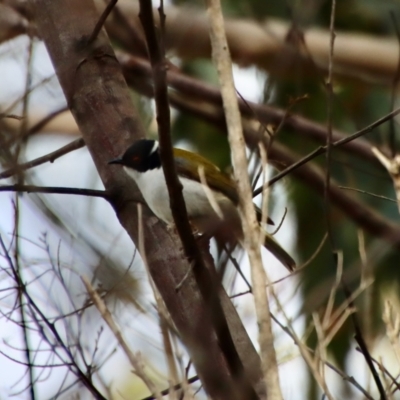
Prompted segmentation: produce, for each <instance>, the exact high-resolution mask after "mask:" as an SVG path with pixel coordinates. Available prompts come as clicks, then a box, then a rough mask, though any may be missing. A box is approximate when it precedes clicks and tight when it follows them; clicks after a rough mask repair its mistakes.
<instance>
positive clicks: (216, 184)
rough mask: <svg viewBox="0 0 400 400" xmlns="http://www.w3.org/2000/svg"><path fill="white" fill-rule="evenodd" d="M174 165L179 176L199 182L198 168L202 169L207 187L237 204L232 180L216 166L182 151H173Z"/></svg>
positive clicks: (197, 155) (236, 195)
mask: <svg viewBox="0 0 400 400" xmlns="http://www.w3.org/2000/svg"><path fill="white" fill-rule="evenodd" d="M174 156H175V164H176V169H177V172H178V174H179V175H180V176H184V177H186V178H188V179H193V180H195V181H197V182H200V176H199V166H201V167H203V168H204V174H205V176H206V181H207V184H208V186H209V187H210V188H211V189H213V190H215V191H217V192H220V193H222V194H224V195H225V196H226V197H228V198H229V199H231V200H232V202H233V203H234V204H238V202H239V199H238V194H237V191H236V187H235V184H234V182H233V181H232V179H231V178H230V177H229V176H228V175H227V174H225V173H224V172H222V171H221V170H220V169H219V168H218V167H217V166H216V165H214V164H213V163H212V162H210V161H208V160H207V159H206V158H204V157H202V156H200V155H199V154H196V153H192V152H190V151H186V150H182V149H174Z"/></svg>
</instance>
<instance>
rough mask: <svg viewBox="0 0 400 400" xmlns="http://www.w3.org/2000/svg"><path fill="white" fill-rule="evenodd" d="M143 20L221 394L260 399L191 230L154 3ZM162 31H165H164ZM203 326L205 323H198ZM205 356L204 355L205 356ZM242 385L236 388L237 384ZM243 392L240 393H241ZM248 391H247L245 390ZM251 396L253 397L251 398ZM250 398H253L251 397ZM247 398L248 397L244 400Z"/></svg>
mask: <svg viewBox="0 0 400 400" xmlns="http://www.w3.org/2000/svg"><path fill="white" fill-rule="evenodd" d="M139 3H140V13H139V18H140V20H141V22H142V26H143V29H144V32H145V36H146V40H147V47H148V51H149V57H150V62H151V65H152V71H153V73H152V77H153V82H154V96H155V101H156V109H157V123H158V130H159V140H160V156H161V161H162V166H163V170H164V175H165V180H166V182H167V188H168V194H169V200H170V206H171V211H172V216H173V218H174V222H175V226H176V228H177V231H178V234H179V237H180V239H181V241H182V245H183V249H184V251H185V254H186V256H187V258H188V260H189V262H191V263H193V267H192V269H191V271H193V273H194V276H195V279H196V282H197V284H198V286H199V289H200V291H201V293H202V296H203V298H204V300H205V303H206V305H207V310H206V312H207V313H209V315H210V317H211V320H212V323H213V325H214V329H215V331H216V334H217V337H218V341H219V346H220V347H221V350H222V351H223V354H224V356H225V358H226V362H227V363H228V367H229V369H230V372H231V374H232V378H233V380H230V381H229V380H227V381H226V382H225V383H224V384H222V385H221V383H222V382H219V384H218V385H219V386H221V387H222V388H223V390H222V391H221V395H222V396H223V397H226V398H232V399H233V398H257V396H256V394H255V391H254V389H253V388H252V387H251V385H250V384H249V383H248V382H247V381H246V380H245V372H244V368H243V364H242V361H241V360H240V357H239V355H238V353H237V350H236V348H235V344H234V342H233V339H232V336H231V333H230V331H229V327H228V323H227V321H226V318H225V315H224V312H223V309H222V306H221V303H220V300H219V297H218V293H219V287H220V284H219V283H218V282H216V280H215V275H214V277H213V276H212V275H211V273H210V271H209V270H208V269H207V268H206V266H205V263H204V261H203V259H202V257H201V253H200V251H199V249H198V247H197V243H196V241H195V240H194V237H193V234H192V231H191V227H190V224H189V220H188V215H187V210H186V205H185V202H184V199H183V195H182V189H183V187H182V184H181V182H180V181H179V179H178V176H177V173H176V168H175V161H174V154H173V149H172V140H171V132H170V129H171V128H170V124H171V121H170V111H169V100H168V89H167V79H166V68H167V64H166V60H165V57H164V54H163V49H162V48H163V46H162V44H161V42H162V40H163V37H162V36H161V38H160V39H159V38H157V34H156V30H155V27H154V19H153V9H152V4H151V1H149V0H140V1H139ZM160 21H161V25H163V21H165V15H163V9H162V7H160ZM161 31H163V29H162V28H161ZM198 322H199V323H201V321H198ZM201 357H203V355H202V356H201ZM237 384H240V385H239V386H237V387H236V389H234V385H237ZM238 389H239V390H238ZM243 389H245V390H243ZM250 393H251V395H250ZM249 395H250V397H249ZM243 396H244V397H243Z"/></svg>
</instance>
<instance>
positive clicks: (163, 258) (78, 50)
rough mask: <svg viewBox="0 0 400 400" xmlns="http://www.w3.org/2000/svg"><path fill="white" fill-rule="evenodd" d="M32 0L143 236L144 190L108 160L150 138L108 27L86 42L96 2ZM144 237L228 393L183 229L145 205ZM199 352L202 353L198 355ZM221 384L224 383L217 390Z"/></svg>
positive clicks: (180, 326)
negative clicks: (162, 219)
mask: <svg viewBox="0 0 400 400" xmlns="http://www.w3.org/2000/svg"><path fill="white" fill-rule="evenodd" d="M31 4H32V6H33V7H32V8H33V10H34V13H35V21H36V23H37V25H38V29H39V31H40V35H41V37H42V38H43V39H44V41H45V44H46V46H47V49H48V51H49V54H50V57H51V59H52V62H53V64H54V67H55V70H56V73H57V76H58V79H59V81H60V84H61V87H62V88H63V91H64V93H65V96H66V98H67V102H68V104H69V105H70V108H71V111H72V114H73V115H74V117H75V119H76V121H77V123H78V126H79V129H80V131H81V133H82V137H83V138H84V140H85V143H86V145H87V148H88V150H89V152H90V154H91V156H92V158H93V161H94V163H95V165H96V168H97V170H98V172H99V175H100V177H101V179H102V182H103V184H104V187H105V188H106V190H107V192H108V193H110V194H111V195H112V197H111V198H112V205H113V207H114V209H115V210H116V213H117V217H118V219H119V221H120V222H121V224H122V225H123V226H124V227H125V229H126V231H127V232H128V234H129V235H130V237H131V238H132V240H133V241H134V242H135V243H139V236H138V215H137V207H136V203H134V202H132V199H136V198H139V197H140V194H139V193H138V190H137V188H136V186H135V185H134V184H133V183H132V180H131V179H130V178H129V177H127V176H126V174H125V173H124V172H123V171H122V169H120V168H117V167H116V166H109V165H108V161H109V160H110V159H112V158H115V156H117V155H120V154H122V153H123V152H124V151H125V150H126V148H127V147H128V146H129V145H130V144H132V142H133V141H134V140H137V139H139V138H141V137H144V129H143V126H142V124H141V123H140V119H139V116H138V113H137V112H136V110H135V109H134V108H133V105H132V101H131V96H130V92H129V89H128V87H127V86H126V81H125V79H124V77H123V76H122V74H121V68H120V66H119V64H118V63H117V62H116V59H115V57H114V53H113V51H112V49H111V47H110V44H109V42H108V39H107V37H106V35H105V34H104V33H103V30H100V33H99V35H98V37H97V39H96V40H95V41H94V42H93V44H92V46H78V44H79V43H82V41H83V40H84V38H87V37H89V35H90V34H91V33H92V31H93V29H94V26H95V25H96V23H97V21H98V18H99V17H98V14H97V13H96V10H95V9H94V5H93V3H92V2H91V1H90V0H88V1H85V5H84V7H83V6H82V0H58V1H57V2H54V1H53V0H33V1H32V2H31ZM76 15H79V18H76ZM143 239H144V243H143V248H144V249H145V251H146V258H147V261H148V266H149V271H150V274H151V276H152V278H153V280H154V282H155V284H156V286H157V288H158V290H159V292H160V294H161V296H162V297H163V300H164V302H165V304H166V306H167V308H168V311H169V313H170V315H171V318H172V320H173V322H174V324H175V326H176V328H177V330H178V332H179V334H180V337H181V338H182V341H183V343H184V345H185V346H186V348H187V350H188V353H189V356H190V357H191V358H192V359H193V361H194V366H195V368H196V371H197V373H198V375H199V376H200V378H201V379H202V382H203V384H204V386H205V387H206V390H207V391H208V392H209V394H210V396H211V397H213V398H215V399H222V398H223V397H222V396H221V386H220V385H221V383H222V384H224V382H226V381H229V380H230V379H231V377H230V375H229V370H228V368H227V364H226V361H225V359H224V356H223V353H222V352H221V349H220V347H219V345H218V341H217V340H216V335H215V333H214V330H213V327H212V324H211V321H210V319H209V318H208V317H207V313H206V311H205V310H206V305H205V302H204V300H203V297H202V294H201V292H200V290H199V288H198V286H197V283H196V281H195V279H194V277H193V274H189V276H188V277H187V279H186V282H185V284H184V285H183V286H182V288H181V289H180V290H179V291H176V290H175V288H176V285H177V284H178V283H179V282H180V281H181V280H182V279H183V277H184V276H185V274H186V273H187V271H188V269H189V268H190V263H189V262H188V260H187V258H186V256H185V254H184V253H183V251H182V249H181V244H180V242H179V240H178V238H177V235H176V234H175V233H174V232H171V231H167V230H166V228H165V225H164V224H162V223H160V222H158V221H157V219H156V218H155V217H154V215H152V214H151V213H150V212H149V210H148V209H147V208H143ZM202 253H203V257H208V258H209V259H210V260H208V261H207V262H206V264H207V265H212V258H211V256H210V255H209V253H208V249H207V251H205V250H203V251H202ZM219 294H220V296H221V303H222V306H223V308H224V311H225V314H226V316H227V321H228V323H229V327H230V330H231V332H232V335H233V340H234V342H235V344H236V348H237V350H238V352H239V354H240V357H241V359H242V360H243V363H244V364H245V369H246V371H250V372H249V377H250V379H252V381H254V382H258V381H259V378H260V360H259V357H258V354H257V352H256V351H255V349H254V347H253V345H252V343H251V341H250V339H249V337H248V335H247V333H246V330H245V329H244V327H243V324H242V323H241V320H240V318H239V316H238V314H237V312H236V310H235V308H234V307H233V305H232V303H231V302H230V300H229V298H228V297H227V295H226V292H225V291H224V290H223V289H222V288H220V291H219ZM194 315H195V316H198V318H193V316H194ZM199 320H200V321H201V325H200V326H199V323H198V321H199ZM199 354H200V355H201V357H196V355H199ZM218 385H219V388H218V387H217V386H218ZM213 387H217V388H216V389H215V390H214V391H212V390H210V388H213ZM217 389H219V390H217Z"/></svg>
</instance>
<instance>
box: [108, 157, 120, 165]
mask: <svg viewBox="0 0 400 400" xmlns="http://www.w3.org/2000/svg"><path fill="white" fill-rule="evenodd" d="M108 164H122V158H121V157H120V158H114V160H111V161H109V162H108Z"/></svg>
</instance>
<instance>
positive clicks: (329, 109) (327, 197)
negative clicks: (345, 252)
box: [324, 0, 336, 253]
mask: <svg viewBox="0 0 400 400" xmlns="http://www.w3.org/2000/svg"><path fill="white" fill-rule="evenodd" d="M335 14H336V0H332V5H331V18H330V24H329V33H330V43H329V60H328V81H327V82H326V88H327V92H328V98H327V114H328V115H327V117H328V127H327V135H326V174H325V190H324V198H325V208H326V210H325V216H326V226H327V232H328V238H329V241H330V244H331V250H332V252H334V253H335V252H336V246H335V242H334V238H333V232H332V226H331V217H330V190H329V189H330V185H331V164H332V112H333V110H332V107H333V86H332V85H333V84H332V73H333V49H334V43H335V32H334V29H335Z"/></svg>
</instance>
